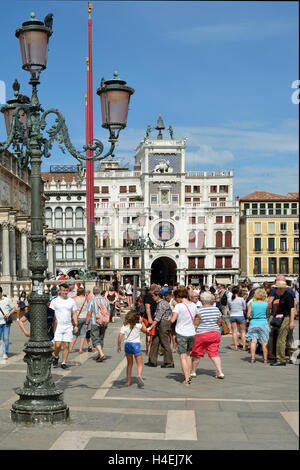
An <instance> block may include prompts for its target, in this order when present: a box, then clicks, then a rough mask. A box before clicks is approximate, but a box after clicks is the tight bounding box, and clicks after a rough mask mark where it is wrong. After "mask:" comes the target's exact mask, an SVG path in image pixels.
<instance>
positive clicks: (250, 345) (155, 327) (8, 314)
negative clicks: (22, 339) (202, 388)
mask: <svg viewBox="0 0 300 470" xmlns="http://www.w3.org/2000/svg"><path fill="white" fill-rule="evenodd" d="M57 280H58V281H59V283H58V285H55V286H53V287H52V288H51V292H50V294H51V295H50V299H49V303H48V308H47V327H48V329H47V331H48V337H49V340H51V341H52V342H53V367H59V358H60V354H61V363H60V367H61V368H63V369H67V368H68V367H69V366H68V357H69V354H70V353H71V352H72V351H73V349H74V346H75V344H76V342H77V340H78V339H79V353H83V352H84V350H85V347H86V348H87V351H88V352H92V351H96V352H97V357H96V362H97V363H101V362H103V361H105V360H106V359H107V357H106V355H105V352H104V350H105V347H104V340H105V335H106V334H107V328H108V325H109V323H114V322H116V320H117V319H119V323H120V331H119V335H118V340H117V351H118V352H120V351H121V349H122V342H124V350H125V355H126V358H127V369H126V385H127V386H130V384H131V377H132V370H133V362H134V361H133V360H134V359H135V361H136V365H137V375H138V385H139V387H143V386H144V381H143V377H142V374H143V366H144V363H143V356H142V345H141V342H142V334H144V335H145V346H146V356H147V357H148V359H147V362H146V363H145V365H146V366H148V367H157V366H158V358H159V356H163V363H162V364H161V365H160V367H161V368H174V367H175V365H174V354H178V355H179V358H180V366H181V370H182V374H183V381H182V383H183V384H185V385H190V384H191V382H192V380H193V378H195V377H196V376H197V367H198V364H199V361H200V359H202V358H203V357H204V356H205V354H206V353H207V354H208V357H209V358H210V359H211V361H212V363H213V366H214V368H215V370H216V374H215V377H216V378H217V379H224V378H225V374H224V372H223V370H222V362H221V357H220V352H219V347H220V342H221V336H222V335H228V334H229V335H232V345H231V346H230V348H231V349H232V350H233V351H241V352H244V353H245V354H249V363H250V364H254V363H255V362H256V360H258V358H259V356H262V362H263V363H265V364H268V363H269V364H270V365H271V366H275V367H277V366H285V365H286V364H287V363H288V362H292V355H293V353H294V351H295V350H294V349H293V330H294V327H295V319H297V318H298V317H299V282H298V281H297V282H296V283H295V284H293V285H290V286H289V285H288V282H287V281H286V279H285V277H284V276H282V275H279V276H277V277H276V279H275V282H274V283H263V284H249V283H248V284H247V283H241V284H239V285H237V286H227V287H226V286H225V285H218V286H210V287H209V286H195V285H189V286H182V285H180V284H176V285H175V286H168V285H164V286H160V285H158V284H152V285H151V286H150V287H145V288H144V289H143V291H141V289H139V288H138V289H137V290H136V292H134V289H133V285H132V283H131V282H130V281H129V280H127V279H125V282H124V285H121V276H120V275H119V273H118V272H117V271H115V272H114V276H113V279H112V282H111V285H110V286H108V287H107V289H101V288H100V287H99V286H97V285H95V287H94V288H93V290H92V292H90V291H88V290H85V288H84V287H83V285H82V283H81V281H80V279H76V278H73V279H68V278H66V279H57ZM134 294H135V295H134ZM124 307H125V309H126V310H125V312H126V314H125V318H124V319H123V315H121V311H123V309H124ZM29 309H30V306H29V304H28V300H27V296H26V292H21V293H20V296H19V300H18V305H17V306H15V305H14V304H13V302H12V300H11V299H9V298H8V297H7V296H3V292H2V288H1V287H0V340H2V338H3V347H4V350H3V358H4V359H7V358H8V353H9V332H10V327H11V321H12V315H13V314H15V315H16V317H17V318H16V319H17V322H18V325H19V327H20V329H21V330H22V331H23V333H24V335H25V336H26V337H29V336H30V333H29V331H28V329H27V327H26V322H29V323H30V310H29ZM121 319H123V324H122V325H121V321H122V320H121ZM108 331H109V330H108ZM85 344H86V346H85Z"/></svg>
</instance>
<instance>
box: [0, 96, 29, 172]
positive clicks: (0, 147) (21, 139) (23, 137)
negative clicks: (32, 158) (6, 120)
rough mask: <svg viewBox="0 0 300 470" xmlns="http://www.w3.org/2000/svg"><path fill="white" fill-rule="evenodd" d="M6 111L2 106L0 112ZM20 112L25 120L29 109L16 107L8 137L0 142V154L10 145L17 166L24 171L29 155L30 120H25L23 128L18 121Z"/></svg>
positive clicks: (26, 106) (20, 105)
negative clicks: (16, 160)
mask: <svg viewBox="0 0 300 470" xmlns="http://www.w3.org/2000/svg"><path fill="white" fill-rule="evenodd" d="M6 109H7V107H6V106H3V107H2V108H1V111H2V112H5V110H6ZM20 111H23V113H25V114H26V116H27V118H28V116H29V115H30V107H29V106H28V105H26V104H19V105H17V106H16V108H15V110H14V112H13V115H12V119H11V124H10V129H9V135H8V137H7V139H6V140H5V141H4V142H0V152H3V151H4V150H7V149H8V148H9V147H10V146H11V144H12V145H13V148H14V153H15V155H16V157H17V159H18V166H19V167H20V168H22V169H24V168H26V167H27V165H28V159H29V155H30V143H29V139H28V126H29V122H30V120H29V119H26V121H27V122H26V127H25V126H24V124H23V122H22V121H21V119H20ZM23 116H24V115H23ZM24 147H25V148H24Z"/></svg>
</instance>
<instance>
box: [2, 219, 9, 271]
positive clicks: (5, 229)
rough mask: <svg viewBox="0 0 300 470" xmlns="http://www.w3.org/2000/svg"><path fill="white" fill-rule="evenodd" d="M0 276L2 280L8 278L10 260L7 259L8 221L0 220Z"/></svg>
mask: <svg viewBox="0 0 300 470" xmlns="http://www.w3.org/2000/svg"><path fill="white" fill-rule="evenodd" d="M1 226H2V277H3V280H8V279H9V278H10V260H9V254H10V253H9V227H10V223H9V222H6V221H5V222H2V224H1Z"/></svg>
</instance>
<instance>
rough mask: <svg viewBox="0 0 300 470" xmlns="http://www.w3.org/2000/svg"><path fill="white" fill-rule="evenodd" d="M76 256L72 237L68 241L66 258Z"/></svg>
mask: <svg viewBox="0 0 300 470" xmlns="http://www.w3.org/2000/svg"><path fill="white" fill-rule="evenodd" d="M73 258H74V243H73V240H71V239H70V238H69V239H68V240H67V241H66V259H73Z"/></svg>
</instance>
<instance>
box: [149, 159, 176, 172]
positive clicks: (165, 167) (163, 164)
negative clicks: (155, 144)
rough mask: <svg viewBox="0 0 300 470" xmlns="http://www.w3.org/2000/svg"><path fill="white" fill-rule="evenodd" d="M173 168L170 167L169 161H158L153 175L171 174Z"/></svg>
mask: <svg viewBox="0 0 300 470" xmlns="http://www.w3.org/2000/svg"><path fill="white" fill-rule="evenodd" d="M172 172H173V168H172V167H171V166H170V162H169V160H164V159H161V160H158V163H157V164H156V165H155V167H154V169H153V173H172Z"/></svg>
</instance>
